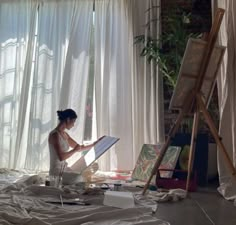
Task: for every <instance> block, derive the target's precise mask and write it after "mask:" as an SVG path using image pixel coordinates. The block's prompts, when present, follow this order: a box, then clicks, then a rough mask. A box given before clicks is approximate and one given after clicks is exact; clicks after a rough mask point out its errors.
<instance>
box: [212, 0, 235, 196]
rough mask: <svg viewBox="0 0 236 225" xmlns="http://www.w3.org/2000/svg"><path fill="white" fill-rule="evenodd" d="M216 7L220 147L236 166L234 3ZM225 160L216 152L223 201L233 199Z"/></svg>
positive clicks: (221, 0)
mask: <svg viewBox="0 0 236 225" xmlns="http://www.w3.org/2000/svg"><path fill="white" fill-rule="evenodd" d="M212 5H213V6H214V9H216V7H218V8H223V9H225V14H224V18H223V21H222V24H221V28H220V31H219V43H220V44H221V45H224V46H226V47H227V48H226V52H225V55H224V58H223V62H222V65H221V68H220V72H219V75H218V79H217V87H218V97H219V111H220V128H219V133H220V136H221V137H222V141H223V144H224V145H225V147H226V150H227V152H228V154H229V156H230V158H231V160H232V162H233V164H234V166H236V58H235V55H236V47H235V44H236V42H235V39H236V17H235V11H236V1H232V0H218V1H212ZM223 157H224V156H223V155H222V154H221V152H220V151H218V172H219V182H220V186H219V188H218V190H219V192H220V193H221V194H222V195H223V196H224V197H225V198H226V199H231V200H232V199H236V182H235V178H233V177H232V175H231V171H230V170H229V169H228V167H227V165H225V160H224V158H223Z"/></svg>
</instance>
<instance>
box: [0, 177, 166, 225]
mask: <svg viewBox="0 0 236 225" xmlns="http://www.w3.org/2000/svg"><path fill="white" fill-rule="evenodd" d="M40 182H41V179H40V177H37V176H31V177H29V178H27V179H21V180H19V182H18V183H17V182H16V183H14V184H11V185H9V186H8V187H6V186H5V187H4V188H3V189H1V190H0V224H4V225H5V224H6V225H13V224H14V225H16V224H19V225H77V224H81V225H95V224H96V225H111V224H113V225H136V224H137V225H154V224H155V225H170V224H169V223H168V222H166V221H163V220H160V219H157V218H156V217H155V216H154V215H153V209H152V208H150V206H153V205H157V204H156V202H153V201H151V200H149V199H146V200H145V199H144V198H143V202H142V201H138V200H136V201H135V202H137V204H135V207H134V208H128V209H119V208H115V207H110V206H104V205H103V204H102V202H103V198H104V195H103V194H102V193H101V192H98V193H97V195H91V196H87V195H86V196H84V195H80V194H77V193H76V192H75V191H74V190H73V189H72V190H71V191H69V187H67V188H68V189H67V191H66V192H65V190H64V189H63V188H62V189H59V188H56V187H45V186H39V185H38V183H40ZM76 195H77V197H78V198H86V199H89V200H86V201H89V203H90V204H91V205H67V204H51V203H48V200H50V202H51V200H52V201H53V200H57V201H58V199H60V198H59V197H60V196H63V199H64V198H65V201H66V200H68V199H66V197H69V199H70V198H71V197H73V198H75V197H76ZM144 202H146V205H145V204H142V203H144ZM148 206H149V207H148Z"/></svg>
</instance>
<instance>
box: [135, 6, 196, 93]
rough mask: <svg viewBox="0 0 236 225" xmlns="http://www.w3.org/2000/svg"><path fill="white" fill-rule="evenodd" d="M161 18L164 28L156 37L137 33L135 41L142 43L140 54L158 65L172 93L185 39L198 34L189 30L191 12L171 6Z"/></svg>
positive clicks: (185, 42)
mask: <svg viewBox="0 0 236 225" xmlns="http://www.w3.org/2000/svg"><path fill="white" fill-rule="evenodd" d="M149 10H151V9H149ZM163 20H164V24H165V29H163V30H162V34H161V35H160V37H159V38H158V39H154V38H152V37H150V36H148V37H146V36H145V35H139V36H136V37H135V43H136V44H141V45H142V51H141V53H140V55H141V56H146V57H147V60H148V62H151V61H153V62H154V63H156V64H157V65H158V66H159V70H160V72H161V73H162V75H163V78H164V85H165V87H166V88H167V89H168V92H169V94H172V92H173V89H174V87H175V85H176V80H177V77H178V73H179V69H180V65H181V60H182V58H183V55H184V51H185V47H186V44H187V41H188V39H189V38H190V37H197V36H198V35H199V34H196V33H192V32H191V29H190V24H191V13H190V12H186V11H184V10H183V9H180V8H173V9H172V10H170V12H169V13H168V15H166V16H165V17H163ZM148 26H150V23H148Z"/></svg>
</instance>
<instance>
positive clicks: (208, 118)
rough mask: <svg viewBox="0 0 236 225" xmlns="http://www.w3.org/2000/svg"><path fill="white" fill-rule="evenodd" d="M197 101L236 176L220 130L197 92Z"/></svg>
mask: <svg viewBox="0 0 236 225" xmlns="http://www.w3.org/2000/svg"><path fill="white" fill-rule="evenodd" d="M197 102H198V105H199V107H200V109H201V111H202V113H203V116H204V117H205V120H206V122H207V124H208V126H209V128H210V131H211V133H212V135H213V137H214V139H215V141H216V144H217V145H218V146H219V149H220V150H221V151H222V153H223V156H224V157H225V160H226V164H227V166H228V167H229V169H230V170H231V171H232V175H233V176H234V177H235V178H236V169H235V167H234V165H233V163H232V161H231V159H230V157H229V155H228V153H227V151H226V149H225V147H224V145H223V143H222V141H221V140H220V138H219V135H218V131H217V129H216V127H215V125H214V122H213V120H212V118H211V116H210V114H209V112H208V111H207V109H206V107H205V104H204V102H203V101H202V98H201V95H200V94H197Z"/></svg>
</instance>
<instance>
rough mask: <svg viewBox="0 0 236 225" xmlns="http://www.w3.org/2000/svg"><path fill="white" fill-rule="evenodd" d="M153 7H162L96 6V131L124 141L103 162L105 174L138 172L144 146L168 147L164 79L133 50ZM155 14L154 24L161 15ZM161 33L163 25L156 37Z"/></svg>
mask: <svg viewBox="0 0 236 225" xmlns="http://www.w3.org/2000/svg"><path fill="white" fill-rule="evenodd" d="M151 4H152V5H153V4H157V5H159V1H149V0H148V1H131V0H121V1H110V0H104V1H101V0H99V1H95V97H96V118H97V131H98V136H100V135H102V134H106V135H111V136H116V137H119V138H120V141H119V142H118V143H117V144H116V145H115V146H114V147H113V148H112V149H111V150H109V152H107V153H106V154H105V155H104V156H102V158H101V160H99V163H100V168H101V169H102V170H114V169H133V168H134V165H135V162H136V160H137V157H138V155H139V152H140V150H141V147H142V145H143V144H144V143H154V144H155V143H157V142H159V141H164V140H163V137H164V126H163V123H161V121H163V120H164V119H163V118H164V117H163V100H162V99H163V96H162V79H161V76H158V70H157V67H156V65H147V64H146V63H145V59H144V58H141V57H140V56H139V54H140V49H138V47H136V46H134V37H135V36H136V35H138V34H140V33H139V32H141V34H144V33H145V29H144V27H145V19H144V18H145V16H146V11H147V9H148V8H149V7H150V6H151ZM155 9H156V11H155V12H152V13H153V14H152V15H149V16H150V18H148V19H149V20H151V19H152V18H154V17H157V16H158V15H159V8H158V7H155ZM158 29H159V22H157V23H156V24H155V25H153V26H152V30H151V32H152V35H155V36H156V37H158V35H159V33H158ZM159 122H160V123H159Z"/></svg>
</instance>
